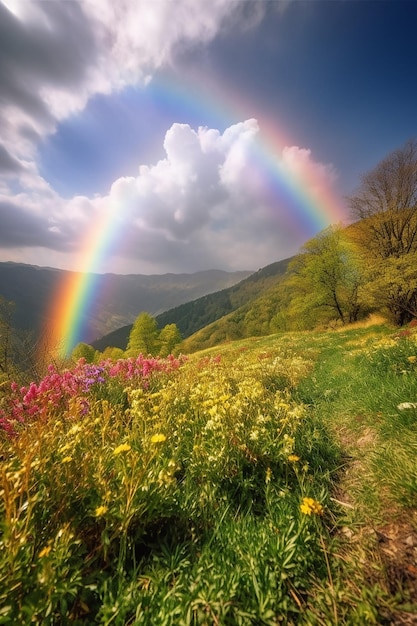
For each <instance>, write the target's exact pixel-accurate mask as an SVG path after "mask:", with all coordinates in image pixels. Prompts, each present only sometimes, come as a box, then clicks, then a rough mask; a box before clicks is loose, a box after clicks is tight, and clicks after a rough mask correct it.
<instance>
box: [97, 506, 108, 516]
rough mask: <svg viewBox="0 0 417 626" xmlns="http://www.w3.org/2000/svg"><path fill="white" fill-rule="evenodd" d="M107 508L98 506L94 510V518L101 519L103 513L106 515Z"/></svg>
mask: <svg viewBox="0 0 417 626" xmlns="http://www.w3.org/2000/svg"><path fill="white" fill-rule="evenodd" d="M107 511H108V508H107V507H106V506H105V505H104V504H102V505H101V506H98V507H97V508H96V517H101V516H102V515H104V514H105V513H107Z"/></svg>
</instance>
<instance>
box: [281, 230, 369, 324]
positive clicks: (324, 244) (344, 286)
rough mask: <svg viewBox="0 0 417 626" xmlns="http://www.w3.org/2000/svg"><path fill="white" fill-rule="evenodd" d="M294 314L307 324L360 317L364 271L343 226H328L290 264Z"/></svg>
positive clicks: (353, 319)
mask: <svg viewBox="0 0 417 626" xmlns="http://www.w3.org/2000/svg"><path fill="white" fill-rule="evenodd" d="M289 272H290V276H291V277H290V278H289V279H288V280H289V285H290V286H291V288H292V289H293V294H294V295H293V298H292V301H291V305H290V310H291V313H292V315H294V316H297V315H300V316H302V319H303V321H304V322H305V325H306V326H307V327H308V326H312V325H315V324H317V323H320V322H330V321H332V320H338V321H340V322H342V324H345V323H347V322H354V321H356V320H357V319H358V317H359V314H360V313H361V310H362V305H363V303H362V299H361V296H362V294H361V287H362V285H363V273H362V270H361V264H360V258H359V255H358V254H357V253H356V250H355V246H354V244H353V243H352V242H351V241H350V239H349V237H348V236H347V233H346V230H345V229H343V228H342V227H341V226H329V228H326V229H325V230H323V231H322V232H321V233H319V234H318V235H317V237H314V238H313V239H311V240H310V241H308V242H307V243H306V244H305V245H304V246H303V248H302V249H301V252H300V254H299V255H297V257H296V258H295V259H294V260H293V261H292V262H291V263H290V266H289Z"/></svg>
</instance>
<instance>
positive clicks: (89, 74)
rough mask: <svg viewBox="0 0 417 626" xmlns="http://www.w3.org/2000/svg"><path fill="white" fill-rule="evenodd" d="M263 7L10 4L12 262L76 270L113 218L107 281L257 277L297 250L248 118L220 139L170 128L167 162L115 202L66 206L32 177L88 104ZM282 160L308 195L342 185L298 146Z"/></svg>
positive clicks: (1, 65)
mask: <svg viewBox="0 0 417 626" xmlns="http://www.w3.org/2000/svg"><path fill="white" fill-rule="evenodd" d="M267 6H268V3H264V2H251V3H247V2H242V1H241V0H211V1H210V2H199V3H196V2H195V0H176V2H168V1H166V2H165V1H161V2H159V1H158V2H149V0H137V1H132V0H120V1H118V2H115V1H114V0H84V1H83V2H77V1H71V2H43V1H41V0H32V1H31V2H27V0H3V2H2V3H0V127H1V129H2V134H1V140H0V173H3V174H4V177H3V179H0V246H1V247H2V248H3V249H5V255H6V258H8V259H10V258H24V257H25V251H28V250H36V255H37V256H36V258H37V259H41V258H42V259H44V258H47V259H48V264H49V265H56V266H61V267H62V266H65V265H67V266H69V267H77V261H76V260H74V258H75V257H74V253H76V252H78V253H80V250H81V249H80V245H82V244H81V243H80V242H82V241H83V240H85V238H86V237H87V239H88V234H89V233H94V231H95V229H96V228H97V224H100V223H102V221H103V216H104V215H105V214H106V213H107V212H111V213H112V214H113V218H112V219H113V220H114V224H115V225H116V224H117V228H115V232H116V231H117V233H119V236H120V242H119V243H120V246H119V247H117V246H116V241H115V242H114V245H115V249H116V248H118V254H117V256H116V257H113V258H111V259H109V261H108V265H107V267H106V268H105V269H106V270H107V271H110V270H113V271H115V265H116V264H117V263H118V262H119V261H120V267H122V265H123V264H124V265H123V267H124V268H132V271H142V272H164V271H167V268H168V269H169V271H192V270H198V269H205V268H208V267H224V268H229V269H241V268H256V267H258V266H262V265H265V264H267V263H269V262H272V261H273V260H276V259H277V258H283V257H284V256H289V255H290V254H292V253H293V250H294V245H298V244H300V245H301V244H302V243H303V241H302V240H300V241H297V239H296V238H295V239H294V233H293V232H291V225H290V224H288V223H285V220H284V222H283V221H282V219H281V218H280V215H279V210H278V208H277V207H272V208H271V203H270V198H268V197H267V194H265V186H267V184H268V183H267V181H265V180H264V178H263V172H262V171H261V169H259V168H258V167H257V165H256V160H254V156H253V147H254V142H256V140H257V136H258V133H259V128H258V123H257V121H256V120H254V119H250V120H246V121H244V122H241V123H239V124H234V125H233V126H230V127H229V128H227V129H226V130H225V131H224V132H223V133H221V132H220V131H219V130H217V129H213V128H212V129H209V128H199V129H193V128H191V127H190V126H189V125H187V124H173V125H172V126H171V127H170V128H169V129H168V131H167V132H166V135H165V140H164V144H163V148H164V151H165V156H164V158H162V159H161V160H160V161H158V162H157V163H154V164H149V163H148V164H141V165H140V166H139V169H138V174H137V176H128V177H121V178H119V179H118V180H116V181H114V183H113V185H112V187H111V190H110V192H109V194H108V195H107V196H98V195H97V196H94V197H92V198H88V197H85V196H74V197H73V198H69V199H68V198H62V197H61V196H60V195H59V194H58V193H57V192H56V191H55V190H54V189H53V187H52V186H51V184H50V183H49V182H48V181H47V180H45V179H44V178H43V177H42V176H41V175H40V173H39V170H38V166H37V149H38V146H39V143H40V142H41V141H42V139H43V138H44V137H45V136H46V135H49V134H51V133H53V132H55V130H56V128H57V126H58V124H59V122H60V121H62V120H64V119H65V118H67V117H69V116H70V115H72V114H75V113H79V112H80V111H82V110H83V108H84V107H85V105H86V103H87V102H88V100H89V99H90V98H91V97H92V96H94V95H95V94H111V93H112V92H113V91H115V90H121V89H123V88H124V87H125V86H127V85H132V84H138V83H142V84H143V83H146V81H148V80H149V79H150V78H151V77H152V75H153V74H154V72H155V71H156V70H157V69H158V68H161V67H163V66H166V65H169V64H170V63H175V58H176V55H177V54H178V52H183V51H184V49H186V48H189V47H193V46H201V45H204V44H206V43H208V42H210V41H212V40H213V39H214V38H215V37H216V36H217V35H218V34H219V33H220V32H222V31H223V30H224V29H230V28H239V29H242V28H243V29H250V28H253V26H254V25H256V24H257V23H259V21H260V20H261V19H262V17H263V15H264V12H265V11H266V7H267ZM282 6H285V3H284V4H283V5H282ZM281 162H282V163H281V164H282V167H283V168H287V170H288V172H289V173H291V175H292V174H293V175H294V176H299V175H300V174H301V175H302V176H304V177H306V178H308V176H306V174H309V175H310V179H311V183H312V185H313V184H314V185H319V186H321V185H326V184H327V183H328V182H329V181H331V179H332V177H333V174H334V173H333V172H332V170H331V168H329V166H326V165H322V164H320V163H316V162H315V161H314V159H313V158H312V155H311V153H310V151H308V150H305V149H303V148H297V147H289V148H286V149H285V150H284V152H283V154H282V155H281ZM63 175H65V172H63ZM281 217H282V214H281ZM17 251H18V252H17ZM13 255H15V257H14V256H13ZM19 255H20V256H19ZM42 255H45V256H42ZM26 258H27V257H26ZM126 260H127V265H126ZM35 262H36V261H35ZM129 263H130V265H129ZM138 268H139V269H138ZM78 269H88V268H83V267H78Z"/></svg>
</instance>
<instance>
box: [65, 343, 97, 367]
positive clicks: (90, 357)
mask: <svg viewBox="0 0 417 626" xmlns="http://www.w3.org/2000/svg"><path fill="white" fill-rule="evenodd" d="M71 358H72V359H74V361H78V360H79V359H85V360H86V362H87V363H94V362H95V361H96V358H97V350H96V349H95V348H93V346H90V345H89V344H88V343H83V342H80V343H77V345H76V346H75V348H74V349H73V351H72V353H71Z"/></svg>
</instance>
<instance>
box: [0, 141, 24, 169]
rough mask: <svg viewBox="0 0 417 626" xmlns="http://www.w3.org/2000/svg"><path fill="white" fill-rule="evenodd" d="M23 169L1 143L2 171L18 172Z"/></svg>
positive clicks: (0, 164) (0, 160)
mask: <svg viewBox="0 0 417 626" xmlns="http://www.w3.org/2000/svg"><path fill="white" fill-rule="evenodd" d="M21 170H22V166H21V164H20V163H19V161H18V160H17V159H15V158H14V157H13V156H12V155H11V154H10V153H9V152H8V151H7V150H6V148H5V147H4V146H2V145H0V173H3V174H7V173H10V174H18V173H19V172H20V171H21Z"/></svg>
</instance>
